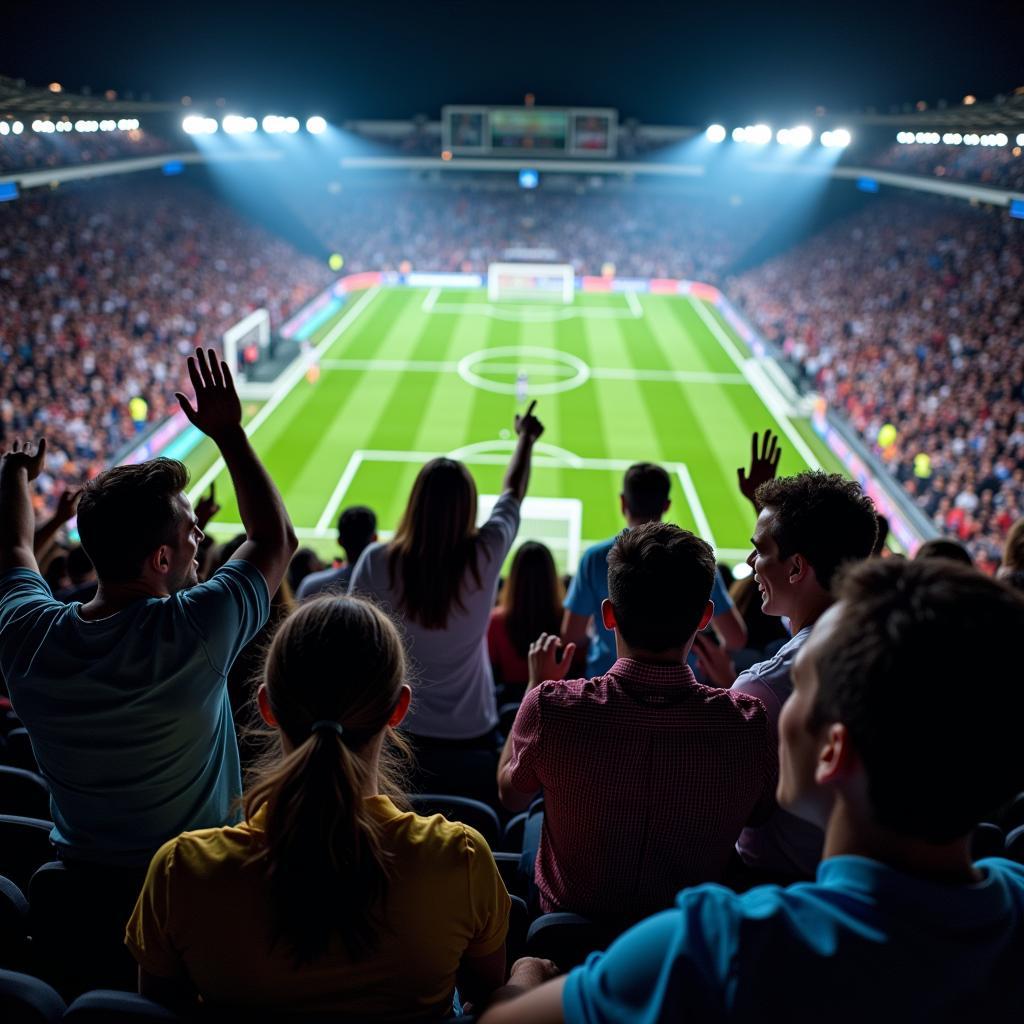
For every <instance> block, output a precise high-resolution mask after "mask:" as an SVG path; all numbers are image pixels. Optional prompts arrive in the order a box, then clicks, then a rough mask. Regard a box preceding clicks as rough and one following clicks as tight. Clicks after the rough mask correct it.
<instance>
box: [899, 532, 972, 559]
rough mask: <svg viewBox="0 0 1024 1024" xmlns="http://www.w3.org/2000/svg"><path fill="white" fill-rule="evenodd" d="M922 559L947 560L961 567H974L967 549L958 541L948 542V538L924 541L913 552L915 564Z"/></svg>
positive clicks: (934, 538)
mask: <svg viewBox="0 0 1024 1024" xmlns="http://www.w3.org/2000/svg"><path fill="white" fill-rule="evenodd" d="M922 558H948V559H949V560H950V561H953V562H959V563H960V564H961V565H974V559H973V558H971V555H970V552H969V551H968V550H967V548H965V547H964V546H963V544H961V543H960V542H959V541H958V540H950V539H949V538H948V537H932V539H931V540H926V541H925V542H924V543H923V544H922V545H921V546H920V547H919V548H918V549H917V551H915V552H914V561H915V562H919V561H920V560H921V559H922Z"/></svg>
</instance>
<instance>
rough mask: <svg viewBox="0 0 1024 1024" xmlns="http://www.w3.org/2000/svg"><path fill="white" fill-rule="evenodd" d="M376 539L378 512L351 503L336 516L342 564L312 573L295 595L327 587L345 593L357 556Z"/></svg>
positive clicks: (307, 594)
mask: <svg viewBox="0 0 1024 1024" xmlns="http://www.w3.org/2000/svg"><path fill="white" fill-rule="evenodd" d="M376 539H377V516H376V514H375V513H374V511H373V509H371V508H367V507H366V506H365V505H351V506H349V508H347V509H345V511H344V512H342V513H341V515H340V516H338V547H340V548H341V552H342V555H343V556H344V558H343V561H342V563H341V565H338V566H334V567H332V568H330V569H323V570H322V571H320V572H314V573H311V574H310V575H309V576H307V577H306V578H305V579H304V580H303V581H302V583H301V584H300V585H299V588H298V590H296V592H295V596H296V597H297V598H298V599H299V600H300V601H304V600H305V599H306V598H307V597H315V596H316V595H317V594H323V593H327V592H328V591H331V592H335V593H338V594H344V593H345V592H346V591H347V590H348V585H349V581H350V580H351V578H352V570H353V569H354V568H355V565H356V562H358V561H359V556H360V555H361V554H362V553H363V552H364V551H365V550H366V549H367V548H368V547H369V546H370V545H371V544H372V543H373V542H374V541H376Z"/></svg>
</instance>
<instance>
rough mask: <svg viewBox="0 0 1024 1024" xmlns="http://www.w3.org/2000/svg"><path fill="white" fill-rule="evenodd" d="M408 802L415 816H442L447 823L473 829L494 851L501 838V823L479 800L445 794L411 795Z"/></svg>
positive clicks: (491, 809)
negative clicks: (452, 822) (456, 823)
mask: <svg viewBox="0 0 1024 1024" xmlns="http://www.w3.org/2000/svg"><path fill="white" fill-rule="evenodd" d="M409 802H410V803H411V804H412V806H413V810H414V811H415V812H416V813H417V814H422V815H428V816H429V815H431V814H443V815H444V816H445V817H446V818H447V819H448V820H449V821H461V822H462V824H463V825H469V827H470V828H475V829H476V830H477V832H479V833H480V835H482V836H483V837H484V839H486V840H487V845H488V846H490V847H491V849H494V847H495V846H496V845H497V843H498V839H499V838H500V836H501V823H500V822H499V821H498V815H497V814H495V812H494V809H493V808H491V807H488V806H487V804H485V803H481V801H479V800H470V799H469V798H468V797H464V796H451V795H448V794H445V793H412V794H410V795H409Z"/></svg>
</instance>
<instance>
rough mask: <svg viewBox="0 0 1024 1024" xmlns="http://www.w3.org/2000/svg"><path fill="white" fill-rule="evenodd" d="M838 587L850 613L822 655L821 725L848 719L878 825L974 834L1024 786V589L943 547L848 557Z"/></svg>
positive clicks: (912, 832)
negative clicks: (1023, 664) (1023, 706)
mask: <svg viewBox="0 0 1024 1024" xmlns="http://www.w3.org/2000/svg"><path fill="white" fill-rule="evenodd" d="M836 596H837V598H838V600H839V601H841V602H842V605H841V611H840V618H839V622H838V623H837V625H836V633H835V635H834V638H833V640H832V643H831V644H830V645H829V647H828V649H827V650H825V651H824V652H823V653H822V656H821V657H820V658H819V660H818V664H817V675H818V693H817V697H816V700H815V707H814V712H813V715H812V723H813V726H814V728H815V729H818V728H821V727H823V726H826V725H828V723H830V722H842V723H843V724H844V725H846V727H847V729H848V730H849V732H850V737H851V739H852V741H853V744H854V747H855V748H856V750H857V753H858V754H859V755H860V757H861V759H862V761H863V763H864V770H865V772H866V773H867V778H868V798H869V800H870V802H871V806H872V808H873V810H874V815H875V818H876V820H877V821H878V823H879V824H880V825H882V826H883V827H885V828H887V829H891V830H892V831H894V832H897V833H900V834H902V835H906V836H912V837H915V838H918V839H924V840H926V841H928V842H934V843H943V842H949V841H950V840H953V839H956V838H958V837H960V836H964V835H966V834H967V833H968V832H970V831H971V829H973V828H974V826H975V825H977V824H978V823H979V822H981V821H984V820H985V819H986V817H987V816H988V815H989V814H990V813H991V812H993V811H995V810H996V809H997V808H999V807H1000V806H1001V805H1002V804H1003V803H1005V802H1006V801H1008V800H1009V799H1011V798H1012V797H1013V796H1014V794H1016V793H1018V792H1020V791H1021V790H1024V759H1022V758H1021V755H1020V734H1019V733H1020V729H1019V724H1018V722H1017V719H1016V716H1015V715H1013V714H1012V713H1009V712H1010V709H1012V707H1013V705H1014V701H1015V700H1016V691H1017V671H1018V663H1019V659H1020V654H1019V644H1020V637H1021V636H1024V600H1022V599H1021V597H1020V596H1019V595H1018V594H1017V593H1015V592H1014V591H1013V590H1011V589H1010V588H1009V587H1007V586H1005V585H1004V584H1002V583H999V582H997V581H995V580H993V579H991V578H989V577H988V576H985V575H983V574H982V573H980V572H977V571H976V570H974V569H969V568H967V567H966V566H962V565H958V564H956V563H953V562H950V561H948V560H947V561H943V560H939V559H926V560H924V561H920V562H916V561H915V562H909V561H906V560H904V559H872V560H870V561H867V562H862V563H860V564H858V565H854V566H850V567H849V568H848V569H846V570H844V571H843V573H842V574H841V576H840V578H839V580H838V583H837V586H836ZM978 638H982V639H981V640H979V639H978ZM979 686H981V687H983V688H984V689H983V691H982V690H978V689H977V687H979Z"/></svg>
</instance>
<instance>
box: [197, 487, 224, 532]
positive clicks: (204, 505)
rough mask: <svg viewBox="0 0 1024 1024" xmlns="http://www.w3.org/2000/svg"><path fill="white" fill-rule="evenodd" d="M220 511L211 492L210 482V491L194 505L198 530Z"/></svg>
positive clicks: (204, 526) (204, 527) (203, 527)
mask: <svg viewBox="0 0 1024 1024" xmlns="http://www.w3.org/2000/svg"><path fill="white" fill-rule="evenodd" d="M219 511H220V505H218V504H217V499H216V497H215V496H214V493H213V484H210V493H209V494H204V495H203V497H202V498H200V499H199V504H198V505H196V519H197V520H198V525H199V529H200V530H205V529H206V524H207V523H208V522H209V521H210V520H211V519H212V518H213V517H214V516H215V515H216V514H217V513H218V512H219Z"/></svg>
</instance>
